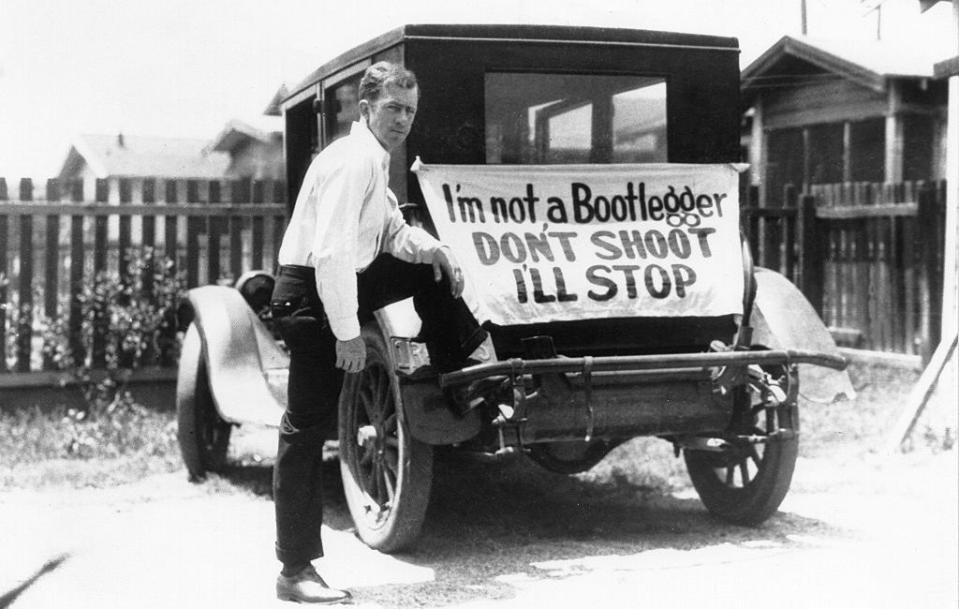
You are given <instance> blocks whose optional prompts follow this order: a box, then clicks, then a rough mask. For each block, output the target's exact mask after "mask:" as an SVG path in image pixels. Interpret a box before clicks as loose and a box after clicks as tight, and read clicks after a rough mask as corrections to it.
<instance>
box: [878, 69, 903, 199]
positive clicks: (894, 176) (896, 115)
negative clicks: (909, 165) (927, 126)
mask: <svg viewBox="0 0 959 609" xmlns="http://www.w3.org/2000/svg"><path fill="white" fill-rule="evenodd" d="M901 105H902V89H901V87H900V83H899V82H897V81H895V80H892V81H890V82H889V92H888V98H887V106H886V154H885V157H886V166H885V169H886V171H885V176H884V179H883V181H885V182H902V166H903V158H902V157H903V146H904V141H903V120H902V114H901V107H900V106H901Z"/></svg>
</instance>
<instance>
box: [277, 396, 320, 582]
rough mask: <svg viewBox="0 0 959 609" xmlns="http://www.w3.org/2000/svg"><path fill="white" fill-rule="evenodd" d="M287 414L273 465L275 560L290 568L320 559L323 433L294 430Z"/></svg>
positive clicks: (315, 428)
mask: <svg viewBox="0 0 959 609" xmlns="http://www.w3.org/2000/svg"><path fill="white" fill-rule="evenodd" d="M287 414H288V413H287ZM287 414H284V415H283V420H282V422H281V424H280V425H281V426H280V439H279V446H278V448H277V452H276V462H275V464H274V466H273V503H274V506H275V508H276V557H277V558H278V559H279V560H280V562H282V563H283V564H286V565H293V564H303V563H307V562H309V561H311V560H313V559H315V558H319V557H320V556H323V539H322V536H321V527H322V525H323V481H322V477H323V439H324V438H323V436H324V434H323V433H321V432H322V429H321V428H320V427H319V426H314V427H313V428H309V429H305V430H298V429H295V428H294V427H293V426H292V425H291V424H290V422H289V417H288V416H287Z"/></svg>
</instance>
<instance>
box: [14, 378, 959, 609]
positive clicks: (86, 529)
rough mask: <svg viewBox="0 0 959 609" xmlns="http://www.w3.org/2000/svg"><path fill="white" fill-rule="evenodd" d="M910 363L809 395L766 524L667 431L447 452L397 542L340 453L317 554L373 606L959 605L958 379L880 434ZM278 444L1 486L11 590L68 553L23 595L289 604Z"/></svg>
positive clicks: (241, 607)
mask: <svg viewBox="0 0 959 609" xmlns="http://www.w3.org/2000/svg"><path fill="white" fill-rule="evenodd" d="M915 376H916V375H915V374H913V373H909V374H900V375H899V377H901V378H898V377H897V378H891V377H890V375H888V374H886V373H885V372H884V371H878V372H877V371H876V370H871V371H869V370H867V371H861V370H860V371H857V378H863V379H871V380H869V381H868V382H867V381H861V384H860V385H859V386H857V389H859V390H860V398H859V400H858V401H857V402H856V403H851V404H845V405H823V404H812V403H810V404H806V405H805V406H804V410H803V412H804V415H803V419H804V421H805V422H804V423H803V440H802V443H801V447H802V448H801V451H800V459H799V462H798V464H797V469H796V474H795V476H794V478H793V483H792V488H791V490H790V493H789V494H788V495H787V497H786V500H785V501H784V503H783V505H782V507H781V509H780V512H779V513H778V514H776V515H774V516H773V517H772V518H771V519H769V520H768V521H767V522H766V523H765V524H764V525H763V526H761V527H758V528H742V527H736V526H732V525H728V524H725V523H722V522H719V521H717V520H714V519H713V518H711V517H710V516H709V515H708V514H707V513H706V511H705V509H704V508H703V507H702V504H701V503H700V502H699V500H698V498H697V497H696V494H695V492H694V491H692V490H691V489H690V487H689V483H688V479H687V478H686V476H685V473H684V468H683V467H682V465H681V461H679V462H677V460H675V459H673V458H672V457H671V456H670V455H671V451H670V447H669V446H668V445H667V444H665V443H663V442H660V441H655V440H650V439H638V440H634V441H632V442H630V443H627V445H624V446H622V447H620V448H618V449H616V451H614V452H613V453H612V454H611V455H610V456H608V457H607V459H606V460H604V462H603V463H601V464H600V465H598V466H597V467H596V468H594V469H593V470H592V471H591V472H590V473H589V474H587V475H583V476H578V477H573V478H570V477H565V476H559V475H554V474H551V473H548V472H546V471H544V470H542V469H539V468H538V467H536V466H535V465H533V464H532V463H531V462H529V461H527V460H525V459H522V458H513V459H509V460H505V461H501V462H498V463H493V464H490V463H478V462H471V461H465V460H463V459H462V458H452V457H450V456H449V455H441V456H440V458H438V461H437V465H436V474H435V481H434V487H433V494H432V499H431V504H430V508H429V512H428V514H427V524H426V527H425V530H424V533H423V535H422V537H421V538H420V540H419V542H418V544H417V545H416V547H415V550H414V551H413V552H411V553H408V554H402V555H394V556H387V555H383V554H379V553H377V552H374V551H371V550H369V549H368V548H366V546H364V545H363V544H362V543H360V542H359V541H358V540H357V539H356V538H355V537H354V535H353V534H352V531H351V526H352V522H351V520H350V517H349V514H348V512H347V510H346V507H345V504H344V502H343V499H342V493H341V490H342V489H341V485H340V481H339V472H338V469H339V468H338V467H337V464H336V463H335V462H331V463H330V465H331V467H329V468H328V469H327V471H326V482H327V484H326V488H327V500H326V506H327V517H326V525H327V527H326V531H325V542H326V546H327V556H328V557H327V558H324V559H321V560H319V561H317V566H318V568H319V569H320V571H321V572H322V573H323V574H324V575H325V576H326V577H327V579H328V580H330V581H331V583H333V584H334V585H338V586H342V587H347V588H349V589H350V590H351V591H352V592H353V594H354V597H355V602H354V605H356V606H359V607H371V608H373V607H377V608H407V607H450V608H458V607H463V608H466V607H469V608H473V607H494V608H508V607H517V608H519V607H522V608H523V609H528V608H529V607H541V606H549V607H582V606H589V605H592V604H601V605H602V606H604V607H643V606H650V607H653V606H655V607H678V608H684V609H685V608H688V607H693V606H697V605H700V606H710V607H717V608H724V607H740V606H743V605H745V604H760V603H762V604H770V605H774V606H776V607H777V608H782V607H816V608H820V607H843V608H844V609H845V608H858V607H863V608H867V607H868V608H869V609H875V608H877V607H897V608H898V607H917V608H939V607H943V608H945V607H948V608H954V607H956V606H959V557H957V552H956V548H957V547H959V488H957V481H959V462H957V451H956V450H946V451H942V450H941V446H942V444H943V440H944V439H946V438H947V437H949V434H950V433H951V434H953V437H954V433H955V429H956V408H955V399H954V394H955V392H954V390H953V391H952V392H951V396H952V397H949V398H947V399H940V400H938V402H937V403H936V404H935V405H934V406H933V407H932V408H931V409H929V412H928V413H927V414H926V415H924V417H923V419H922V420H921V421H920V427H919V429H920V431H921V433H919V434H917V436H916V438H917V441H914V442H913V448H914V450H913V451H912V452H910V453H908V454H884V453H881V452H878V451H877V450H876V448H877V447H878V446H880V445H882V441H881V440H882V439H883V438H882V434H883V433H884V430H885V429H888V426H889V423H890V422H891V421H892V420H894V419H895V418H896V414H897V413H898V411H899V410H900V408H901V404H902V403H903V401H904V399H905V396H906V395H907V393H908V389H909V386H910V384H911V383H912V382H913V381H914V379H915ZM886 378H889V379H890V380H891V382H886V381H883V382H878V381H877V380H876V379H879V380H880V381H882V380H883V379H886ZM946 393H949V392H946ZM946 428H950V429H951V432H946V431H945V430H946ZM274 447H275V435H274V432H266V433H250V432H246V433H241V434H238V437H235V440H234V442H233V445H232V450H234V452H235V456H236V457H238V458H240V462H241V463H242V464H240V465H237V466H234V467H232V468H231V469H230V470H229V471H228V472H226V473H225V474H224V476H222V477H219V478H216V477H214V478H211V479H210V480H208V481H207V482H205V483H203V484H199V485H197V484H190V483H188V482H187V480H186V474H185V472H184V471H182V470H181V471H179V472H174V473H171V474H162V475H153V476H147V477H144V478H143V479H142V480H140V481H138V482H136V483H134V484H127V485H123V486H115V487H108V488H86V489H79V490H74V489H70V490H66V489H61V488H58V487H53V488H51V489H48V490H42V491H36V490H15V491H9V492H0V593H2V591H6V590H11V589H13V588H14V587H16V586H18V585H21V584H22V583H24V582H26V581H29V579H30V577H31V575H33V574H34V573H36V572H37V570H38V569H40V568H41V566H42V565H43V564H44V563H45V562H46V561H49V560H51V559H54V558H56V557H65V560H64V561H63V562H62V564H61V566H60V567H59V568H57V569H55V570H53V571H52V572H50V573H47V574H45V575H43V576H41V577H40V578H39V579H37V580H36V582H35V583H34V584H33V585H32V586H30V587H29V588H28V589H26V590H25V591H24V592H23V593H22V594H21V595H20V596H19V597H18V598H17V599H16V600H15V602H14V606H15V607H16V608H17V609H48V608H53V607H64V606H69V607H71V609H83V608H87V607H89V608H97V609H110V608H114V607H116V608H121V607H122V608H124V609H126V608H128V607H157V608H174V607H175V608H177V609H191V608H193V607H197V608H199V607H203V608H210V607H217V608H218V607H235V608H237V609H245V608H247V607H250V608H252V607H283V606H287V607H288V606H289V605H288V604H286V603H281V602H279V601H277V600H275V598H274V595H273V580H274V577H275V575H276V572H277V570H278V563H276V562H275V559H274V558H273V552H272V546H273V503H272V501H271V498H270V492H269V486H270V475H271V469H270V463H269V460H268V459H266V460H259V459H258V458H256V459H254V458H251V456H253V455H269V454H270V452H271V451H272V450H275V448H274ZM258 461H259V462H258ZM3 607H4V604H3V601H2V600H0V609H3Z"/></svg>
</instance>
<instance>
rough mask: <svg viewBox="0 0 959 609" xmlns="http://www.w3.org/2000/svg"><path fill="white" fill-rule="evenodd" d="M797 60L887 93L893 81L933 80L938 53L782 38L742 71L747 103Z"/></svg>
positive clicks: (919, 48)
mask: <svg viewBox="0 0 959 609" xmlns="http://www.w3.org/2000/svg"><path fill="white" fill-rule="evenodd" d="M790 59H798V60H800V61H804V62H806V63H808V64H811V65H813V66H815V67H817V68H819V69H821V70H823V71H826V72H832V73H834V74H836V75H838V76H840V77H841V78H846V79H848V80H851V81H853V82H856V83H858V84H860V85H862V86H864V87H868V88H870V89H873V90H875V91H885V89H886V87H887V86H888V82H889V79H891V78H933V77H934V74H933V65H934V64H935V62H936V61H937V60H938V59H941V57H939V54H938V53H937V52H936V50H935V49H931V48H929V47H928V45H922V44H914V45H909V46H906V45H905V44H900V43H895V42H890V41H863V40H849V39H843V40H827V39H819V38H808V37H793V36H783V37H782V38H781V39H780V40H779V41H778V42H776V43H775V44H774V45H772V46H771V47H769V48H768V49H767V50H766V52H764V53H763V54H762V55H760V56H759V57H758V58H756V59H755V60H754V61H753V62H752V63H750V64H749V65H748V66H746V68H745V69H744V70H743V71H742V75H741V82H742V93H743V98H744V100H751V99H752V98H753V97H754V96H755V95H756V93H757V91H758V90H759V89H761V88H765V87H769V86H771V85H772V84H773V83H774V82H775V79H776V77H778V76H783V75H781V74H777V70H778V67H779V66H781V65H782V64H783V62H784V61H788V60H790Z"/></svg>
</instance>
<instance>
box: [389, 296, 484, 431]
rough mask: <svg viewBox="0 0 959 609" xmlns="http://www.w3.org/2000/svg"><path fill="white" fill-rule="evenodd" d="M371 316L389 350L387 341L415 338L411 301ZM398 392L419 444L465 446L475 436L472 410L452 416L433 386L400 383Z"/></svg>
mask: <svg viewBox="0 0 959 609" xmlns="http://www.w3.org/2000/svg"><path fill="white" fill-rule="evenodd" d="M373 315H374V316H375V317H376V322H377V323H378V324H379V326H380V331H381V332H383V339H384V340H385V341H386V344H387V345H390V348H391V349H392V342H391V341H390V337H393V336H401V337H407V338H409V337H413V336H416V335H417V334H419V331H420V325H421V322H420V318H419V316H418V315H417V314H416V310H415V309H414V308H413V299H412V298H407V299H406V300H401V301H399V302H396V303H393V304H391V305H387V306H385V307H383V308H382V309H377V310H376V311H374V312H373ZM390 357H391V358H392V357H393V355H392V354H391V355H390ZM400 392H401V394H402V396H403V412H404V413H405V414H406V423H407V425H409V428H410V433H411V434H413V437H414V438H416V439H417V440H419V441H420V442H424V443H426V444H454V443H456V442H465V441H466V440H469V439H470V438H472V437H473V436H475V435H476V434H478V433H479V431H480V426H481V421H480V416H479V413H478V412H477V411H476V410H475V409H474V410H471V411H469V412H468V413H466V415H464V416H458V415H456V414H453V411H452V410H450V409H449V407H448V406H447V403H446V396H445V395H443V391H442V390H441V389H440V388H439V385H438V384H437V383H401V384H400Z"/></svg>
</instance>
